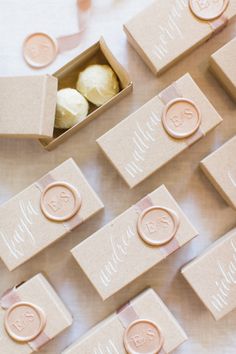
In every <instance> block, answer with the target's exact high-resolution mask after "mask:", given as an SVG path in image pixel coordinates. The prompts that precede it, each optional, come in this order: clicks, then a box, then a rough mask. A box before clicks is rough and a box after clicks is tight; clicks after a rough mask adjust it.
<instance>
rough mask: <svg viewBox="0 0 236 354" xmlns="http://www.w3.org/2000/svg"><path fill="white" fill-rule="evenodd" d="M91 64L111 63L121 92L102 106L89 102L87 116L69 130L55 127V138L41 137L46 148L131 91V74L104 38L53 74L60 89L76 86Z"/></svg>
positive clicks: (55, 143) (70, 133) (76, 129)
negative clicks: (79, 75)
mask: <svg viewBox="0 0 236 354" xmlns="http://www.w3.org/2000/svg"><path fill="white" fill-rule="evenodd" d="M91 64H108V65H110V66H111V67H112V69H113V70H114V71H115V73H116V75H117V77H118V79H119V83H120V92H119V93H118V94H117V95H115V96H114V97H113V98H111V99H110V100H109V101H108V102H107V103H105V104H104V105H102V106H100V107H96V106H94V105H93V104H92V103H89V105H90V109H89V114H88V115H87V117H85V118H84V119H83V120H82V121H80V122H79V123H77V124H76V125H75V126H73V127H72V128H70V129H68V130H62V129H54V133H53V138H51V139H40V142H41V144H42V145H43V146H44V147H45V149H47V150H51V149H53V148H55V147H56V146H58V145H59V144H60V143H61V142H62V141H64V140H65V139H67V138H69V137H70V136H71V135H72V134H74V133H75V132H77V131H78V130H79V129H80V128H81V127H83V126H84V125H85V124H87V123H89V122H90V121H91V120H93V119H94V118H96V117H97V116H98V115H99V114H101V113H103V112H104V111H105V110H106V109H107V108H109V107H110V106H112V105H113V104H115V103H117V102H118V101H119V100H120V99H121V98H123V97H124V96H125V95H127V94H128V93H129V92H131V90H132V82H131V79H130V76H129V74H128V73H127V71H126V70H125V69H124V68H123V67H122V65H121V64H120V63H119V62H118V60H117V59H116V58H115V56H114V55H113V54H112V53H111V51H110V49H109V48H108V47H107V45H106V43H105V41H104V39H103V38H101V39H100V41H99V42H97V43H95V44H94V45H93V46H91V47H90V48H88V49H87V50H86V51H84V52H82V53H81V54H80V55H78V56H77V57H76V58H75V59H73V60H72V61H70V62H69V63H68V64H66V65H65V66H63V67H62V68H61V69H59V70H58V71H57V72H56V73H55V74H53V75H54V76H55V77H56V78H57V80H58V89H62V88H66V87H71V88H75V86H76V82H77V79H78V74H79V72H80V71H82V70H83V69H85V67H87V66H88V65H91Z"/></svg>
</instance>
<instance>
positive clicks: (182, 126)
mask: <svg viewBox="0 0 236 354" xmlns="http://www.w3.org/2000/svg"><path fill="white" fill-rule="evenodd" d="M162 124H163V126H164V128H165V130H166V131H167V133H168V134H169V135H171V136H172V137H174V138H177V139H183V138H187V137H189V136H191V135H192V134H194V133H195V132H196V131H197V130H198V128H199V126H200V124H201V112H200V111H199V109H198V107H197V105H196V104H195V103H194V102H193V101H191V100H189V99H187V98H175V99H173V100H171V101H170V102H169V103H168V104H167V105H166V106H165V108H164V111H163V115H162Z"/></svg>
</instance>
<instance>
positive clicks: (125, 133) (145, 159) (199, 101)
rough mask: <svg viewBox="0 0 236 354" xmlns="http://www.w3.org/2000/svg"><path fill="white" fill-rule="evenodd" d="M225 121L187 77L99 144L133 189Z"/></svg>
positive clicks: (130, 117) (133, 114)
mask: <svg viewBox="0 0 236 354" xmlns="http://www.w3.org/2000/svg"><path fill="white" fill-rule="evenodd" d="M184 102H185V103H186V105H185V103H184ZM192 103H194V105H192ZM182 104H183V106H182ZM169 108H170V109H169ZM168 117H169V118H168ZM166 118H168V120H166ZM221 122H222V118H221V117H220V115H219V114H218V113H217V111H216V110H215V108H214V107H213V105H212V104H211V103H210V102H209V100H208V99H207V97H206V96H205V94H204V93H203V92H202V91H201V89H200V88H199V87H198V85H197V84H196V83H195V81H194V80H193V79H192V77H191V76H190V75H189V74H185V75H184V76H182V77H180V78H179V79H178V80H176V81H175V82H173V83H172V84H171V85H170V86H168V87H167V88H166V89H164V90H163V91H162V92H160V93H159V94H158V95H157V96H155V97H154V98H152V99H151V100H150V101H148V102H147V103H146V104H144V105H143V106H142V107H140V108H139V109H138V110H137V111H136V112H134V113H132V114H130V115H129V116H128V117H127V118H126V119H124V120H123V121H121V122H120V123H119V124H117V125H116V126H115V127H114V128H112V129H111V130H109V131H108V132H106V133H105V134H104V135H102V136H101V137H100V138H99V139H98V140H97V143H98V145H99V146H100V148H101V149H102V151H103V152H104V153H105V155H106V156H107V157H108V159H109V160H110V161H111V162H112V164H113V166H114V167H115V168H116V169H117V171H118V172H119V174H120V175H121V176H122V177H123V178H124V180H125V182H126V183H127V184H128V186H129V187H130V188H133V187H135V186H136V185H137V184H139V183H141V182H142V181H143V180H144V179H146V178H147V177H149V176H150V175H151V174H152V173H154V172H155V171H156V170H158V169H159V168H160V167H162V166H163V165H164V164H166V163H167V162H168V161H170V160H171V159H173V158H174V157H175V156H177V155H178V154H180V153H181V152H182V151H184V150H185V149H187V148H188V147H189V146H191V145H192V144H193V143H195V142H196V141H198V140H199V139H201V138H203V137H204V136H205V135H206V134H207V133H208V132H210V131H211V130H212V129H213V128H215V127H216V126H217V125H218V124H220V123H221ZM192 128H194V129H195V131H194V132H192V131H191V130H192ZM181 133H183V134H182V135H183V136H181ZM185 133H190V135H188V134H185ZM117 146H119V148H117Z"/></svg>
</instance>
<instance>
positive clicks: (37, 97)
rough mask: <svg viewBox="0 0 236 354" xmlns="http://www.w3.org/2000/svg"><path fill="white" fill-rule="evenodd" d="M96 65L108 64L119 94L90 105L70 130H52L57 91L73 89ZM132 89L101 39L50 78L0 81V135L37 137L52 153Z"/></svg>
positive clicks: (20, 78) (123, 72)
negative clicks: (101, 102)
mask: <svg viewBox="0 0 236 354" xmlns="http://www.w3.org/2000/svg"><path fill="white" fill-rule="evenodd" d="M95 63H99V64H109V65H110V66H111V67H112V68H113V70H114V71H115V73H116V74H117V77H118V79H119V83H120V92H119V93H118V94H117V95H116V96H114V97H113V98H112V99H110V100H109V101H108V102H107V103H105V104H104V105H102V106H101V107H95V106H94V105H92V104H91V103H90V110H89V114H88V115H87V117H85V118H84V119H83V120H81V121H80V122H79V123H77V124H76V125H75V126H74V127H72V128H71V129H68V130H62V129H56V128H55V129H54V122H55V114H56V97H57V90H58V89H61V88H65V87H71V88H75V86H76V81H77V79H78V74H79V72H80V71H81V70H83V69H84V68H85V67H87V66H88V65H90V64H95ZM131 89H132V82H131V80H130V77H129V75H128V73H127V72H126V70H125V69H124V68H123V67H122V65H121V64H120V63H119V62H118V60H117V59H116V58H115V56H114V55H113V54H112V53H111V51H110V49H109V48H108V47H107V45H106V43H105V41H104V39H103V38H101V39H100V41H99V42H97V43H95V44H94V45H92V46H91V47H90V48H88V49H87V50H85V51H84V52H82V53H81V54H80V55H78V56H77V57H76V58H75V59H73V60H72V61H70V62H69V63H67V64H66V65H65V66H63V67H62V68H61V69H59V70H58V71H57V72H56V73H54V74H53V75H52V76H51V75H37V76H23V77H2V78H0V92H1V95H0V136H7V137H19V138H31V139H32V138H38V139H40V142H41V144H42V145H43V146H44V147H45V148H46V149H47V150H51V149H52V148H54V147H56V146H57V145H59V144H60V143H61V142H62V141H64V140H65V139H66V138H68V137H69V136H71V135H72V134H74V133H75V132H76V131H78V130H79V129H80V128H81V127H82V126H84V125H85V124H87V123H88V122H90V121H91V120H92V119H94V118H95V117H97V116H98V115H99V114H100V113H102V112H104V111H105V109H107V108H108V107H109V106H111V105H113V104H115V103H116V102H117V101H118V100H119V99H121V98H122V97H123V96H125V95H126V94H127V93H128V92H130V91H131Z"/></svg>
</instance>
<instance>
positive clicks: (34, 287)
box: [0, 274, 72, 354]
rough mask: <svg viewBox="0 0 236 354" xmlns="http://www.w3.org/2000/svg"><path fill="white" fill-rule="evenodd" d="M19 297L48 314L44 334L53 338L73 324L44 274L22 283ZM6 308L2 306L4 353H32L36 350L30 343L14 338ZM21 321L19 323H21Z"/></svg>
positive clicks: (0, 333)
mask: <svg viewBox="0 0 236 354" xmlns="http://www.w3.org/2000/svg"><path fill="white" fill-rule="evenodd" d="M15 293H16V295H17V297H19V298H20V299H21V301H23V302H27V303H32V304H33V305H36V306H38V307H39V308H40V309H41V310H43V312H44V313H45V315H46V326H45V328H44V331H43V333H44V335H45V337H48V340H51V339H53V338H54V337H56V336H57V335H58V334H59V333H61V332H62V331H64V330H65V329H66V328H67V327H69V326H70V325H71V324H72V316H71V314H70V313H69V312H68V310H67V309H66V307H65V305H64V304H63V302H62V301H61V299H60V298H59V297H58V295H57V294H56V292H55V290H54V289H53V288H52V286H51V285H50V284H49V282H48V281H47V280H46V279H45V277H44V276H43V275H42V274H37V275H36V276H34V277H33V278H31V279H30V280H28V281H26V282H25V283H22V284H21V285H20V286H18V287H17V288H16V290H15ZM5 315H6V309H4V308H2V307H1V306H0V344H1V353H4V354H8V353H11V354H31V353H33V352H35V350H33V346H32V345H31V344H30V343H20V342H17V341H15V340H14V339H12V338H11V337H10V336H9V335H8V333H7V331H6V329H5V325H4V322H5V321H4V318H5ZM19 324H20V323H18V325H19Z"/></svg>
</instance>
